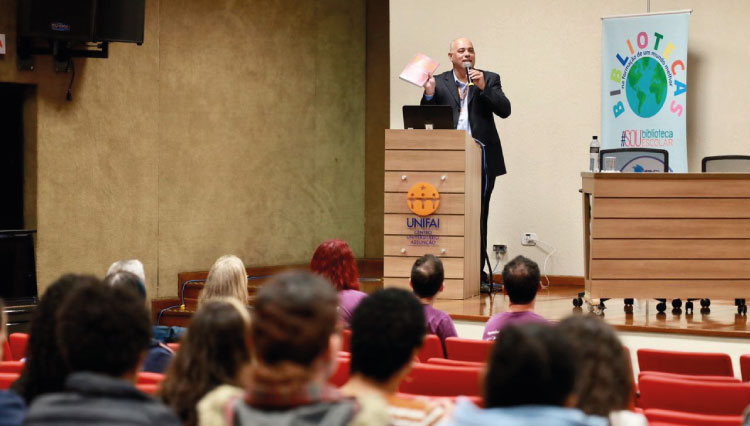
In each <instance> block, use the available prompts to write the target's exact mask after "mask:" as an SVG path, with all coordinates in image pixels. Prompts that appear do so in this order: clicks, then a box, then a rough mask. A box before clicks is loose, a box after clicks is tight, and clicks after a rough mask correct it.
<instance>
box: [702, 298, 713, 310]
mask: <svg viewBox="0 0 750 426" xmlns="http://www.w3.org/2000/svg"><path fill="white" fill-rule="evenodd" d="M709 306H711V299H701V307H704V308H708V307H709Z"/></svg>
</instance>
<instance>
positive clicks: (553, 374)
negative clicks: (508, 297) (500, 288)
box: [449, 323, 608, 426]
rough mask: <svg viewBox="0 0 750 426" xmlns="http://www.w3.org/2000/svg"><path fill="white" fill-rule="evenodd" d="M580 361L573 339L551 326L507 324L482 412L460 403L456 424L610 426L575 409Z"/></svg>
mask: <svg viewBox="0 0 750 426" xmlns="http://www.w3.org/2000/svg"><path fill="white" fill-rule="evenodd" d="M578 362H579V360H578V358H577V356H576V352H575V348H574V347H573V345H572V343H571V342H569V339H567V338H566V337H564V336H562V335H561V334H560V333H559V332H558V330H556V329H555V328H553V327H552V326H550V325H548V324H542V323H536V324H535V323H528V324H521V325H509V326H508V327H506V328H505V329H504V330H503V334H502V335H501V336H500V338H499V339H498V340H497V342H496V343H495V345H494V347H493V348H492V352H491V355H490V360H489V365H488V367H487V374H486V375H485V378H484V389H483V396H484V406H485V408H484V409H480V408H478V407H476V406H475V405H474V404H472V403H471V402H470V401H468V400H465V399H462V400H459V402H458V404H457V406H456V409H455V411H454V413H453V419H452V422H451V423H449V424H455V425H488V424H509V425H510V424H512V425H550V426H563V425H565V426H573V425H581V426H584V425H591V426H594V425H601V426H605V425H607V424H608V423H607V419H605V418H602V417H597V416H588V415H586V414H584V413H583V412H582V411H580V410H578V409H577V408H571V407H572V406H573V405H574V403H575V395H574V390H575V389H574V386H575V381H576V374H577V373H578V370H577V368H576V366H577V363H578Z"/></svg>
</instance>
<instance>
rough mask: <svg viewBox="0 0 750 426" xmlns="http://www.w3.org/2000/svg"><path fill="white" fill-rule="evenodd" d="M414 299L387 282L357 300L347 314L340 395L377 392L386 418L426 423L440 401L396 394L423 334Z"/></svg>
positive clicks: (435, 416) (433, 419) (437, 414)
mask: <svg viewBox="0 0 750 426" xmlns="http://www.w3.org/2000/svg"><path fill="white" fill-rule="evenodd" d="M424 318H425V317H424V313H423V310H422V307H421V306H420V303H419V302H418V301H417V299H416V298H415V297H414V296H413V295H412V294H411V293H409V292H408V291H405V290H402V289H396V288H389V289H385V290H381V291H378V292H376V293H374V294H372V295H371V296H369V297H367V298H366V299H364V300H363V301H362V303H360V304H359V306H358V307H357V310H356V311H354V315H353V316H352V340H351V370H350V371H351V377H350V379H349V381H348V382H347V383H346V385H344V386H343V387H342V388H341V392H342V393H343V394H345V395H350V396H354V397H356V398H357V399H359V400H362V399H363V398H371V397H374V398H379V399H381V401H382V404H383V405H384V406H387V407H388V414H389V416H390V417H391V420H392V423H393V424H397V425H432V424H435V423H437V422H438V421H439V420H440V419H441V417H442V415H443V414H444V412H445V409H444V408H443V406H442V405H440V404H436V403H432V404H430V403H427V402H424V401H421V400H415V399H408V400H407V399H402V398H399V397H397V396H396V393H397V392H398V387H399V384H400V383H401V379H403V378H404V377H405V376H406V374H407V373H408V372H409V370H410V369H411V366H412V364H413V362H414V359H415V357H416V355H417V352H419V348H420V347H421V346H422V342H423V340H424V336H425V331H426V330H425V319H424Z"/></svg>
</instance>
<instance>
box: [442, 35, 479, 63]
mask: <svg viewBox="0 0 750 426" xmlns="http://www.w3.org/2000/svg"><path fill="white" fill-rule="evenodd" d="M448 58H449V59H450V60H451V63H453V69H455V70H457V71H458V70H463V69H464V66H463V63H464V62H471V66H472V68H473V67H474V60H475V57H474V44H473V43H472V42H471V40H469V39H468V38H466V37H459V38H457V39H455V40H453V41H452V42H451V46H450V51H449V52H448Z"/></svg>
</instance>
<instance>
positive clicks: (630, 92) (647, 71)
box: [625, 57, 667, 118]
mask: <svg viewBox="0 0 750 426" xmlns="http://www.w3.org/2000/svg"><path fill="white" fill-rule="evenodd" d="M625 94H626V95H627V98H628V104H629V105H630V109H631V110H632V111H633V112H634V113H635V114H636V115H637V116H639V117H643V118H648V117H652V116H654V115H655V114H656V113H657V112H659V111H660V110H661V107H662V106H663V105H664V101H665V100H666V99H667V75H666V74H665V73H664V68H662V67H661V64H659V61H657V60H655V59H653V58H649V57H645V58H641V59H638V60H637V61H636V62H635V63H634V64H633V66H632V67H631V68H630V72H629V73H628V79H627V85H626V86H625Z"/></svg>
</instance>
